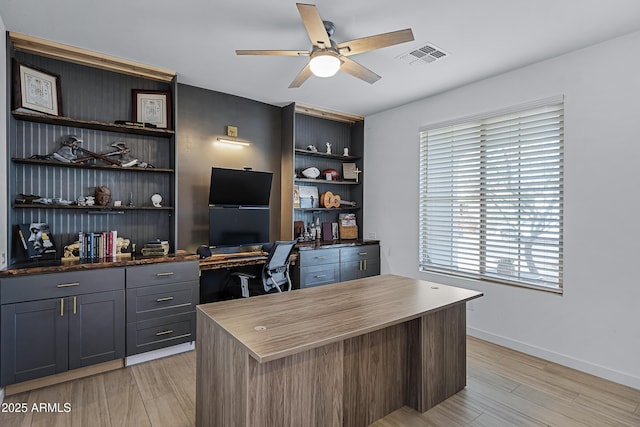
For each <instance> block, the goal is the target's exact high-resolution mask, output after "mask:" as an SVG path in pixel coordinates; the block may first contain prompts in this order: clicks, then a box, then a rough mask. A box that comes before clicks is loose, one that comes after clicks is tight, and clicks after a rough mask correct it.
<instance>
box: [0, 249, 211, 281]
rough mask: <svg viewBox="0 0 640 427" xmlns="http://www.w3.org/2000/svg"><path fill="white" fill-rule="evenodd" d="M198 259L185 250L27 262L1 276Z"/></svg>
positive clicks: (11, 267) (3, 272)
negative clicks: (104, 258) (110, 258)
mask: <svg viewBox="0 0 640 427" xmlns="http://www.w3.org/2000/svg"><path fill="white" fill-rule="evenodd" d="M192 260H193V261H197V260H198V255H195V254H190V253H187V252H184V251H179V252H178V253H176V254H169V255H167V256H163V257H142V256H140V255H138V256H134V257H131V258H121V259H118V260H115V261H100V262H87V261H84V262H81V261H80V260H73V261H62V260H54V261H41V262H33V263H28V264H27V263H25V264H20V265H11V266H9V267H8V268H7V269H6V270H2V271H0V278H2V277H14V276H26V275H30V274H41V273H63V272H67V271H81V270H97V269H101V268H111V267H128V266H134V265H145V264H158V263H164V262H179V261H192Z"/></svg>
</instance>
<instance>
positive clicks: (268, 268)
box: [233, 240, 297, 297]
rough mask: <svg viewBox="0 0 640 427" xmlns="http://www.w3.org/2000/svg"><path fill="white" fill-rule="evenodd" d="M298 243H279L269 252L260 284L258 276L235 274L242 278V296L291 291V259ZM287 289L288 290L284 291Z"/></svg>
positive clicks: (245, 273)
mask: <svg viewBox="0 0 640 427" xmlns="http://www.w3.org/2000/svg"><path fill="white" fill-rule="evenodd" d="M296 243H297V241H296V240H292V241H277V242H275V243H274V244H273V248H272V249H271V251H270V252H269V257H268V258H267V261H266V263H265V264H264V267H263V268H262V272H261V277H260V279H261V280H260V282H261V283H259V284H257V285H256V284H255V282H258V280H253V279H257V276H256V275H254V274H251V273H247V272H236V273H233V274H234V275H235V276H238V277H239V278H240V287H241V289H242V296H243V297H249V296H250V295H259V294H265V293H273V292H282V291H283V290H286V291H290V290H291V277H290V276H289V258H290V256H291V253H292V252H293V248H294V247H295V245H296ZM284 288H286V289H284Z"/></svg>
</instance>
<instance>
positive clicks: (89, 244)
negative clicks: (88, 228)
mask: <svg viewBox="0 0 640 427" xmlns="http://www.w3.org/2000/svg"><path fill="white" fill-rule="evenodd" d="M117 240H118V232H117V231H115V230H114V231H99V232H96V233H85V232H83V231H81V232H80V233H79V235H78V246H79V248H78V249H79V250H78V252H79V257H80V260H94V261H104V260H108V259H113V258H115V257H116V254H117Z"/></svg>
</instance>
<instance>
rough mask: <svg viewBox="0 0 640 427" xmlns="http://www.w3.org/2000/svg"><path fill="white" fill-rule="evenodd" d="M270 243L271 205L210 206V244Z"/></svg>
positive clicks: (249, 244) (247, 244)
mask: <svg viewBox="0 0 640 427" xmlns="http://www.w3.org/2000/svg"><path fill="white" fill-rule="evenodd" d="M267 243H269V207H268V206H265V207H245V206H242V207H221V206H212V207H209V246H210V247H212V248H213V247H215V248H223V247H232V246H233V247H237V246H256V245H264V244H267Z"/></svg>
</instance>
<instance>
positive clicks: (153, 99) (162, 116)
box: [131, 89, 171, 129]
mask: <svg viewBox="0 0 640 427" xmlns="http://www.w3.org/2000/svg"><path fill="white" fill-rule="evenodd" d="M131 92H132V98H133V99H132V108H131V110H132V116H133V117H132V118H133V121H135V122H141V123H151V124H153V125H156V127H157V128H163V129H171V92H169V91H165V90H142V89H133V90H132V91H131Z"/></svg>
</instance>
